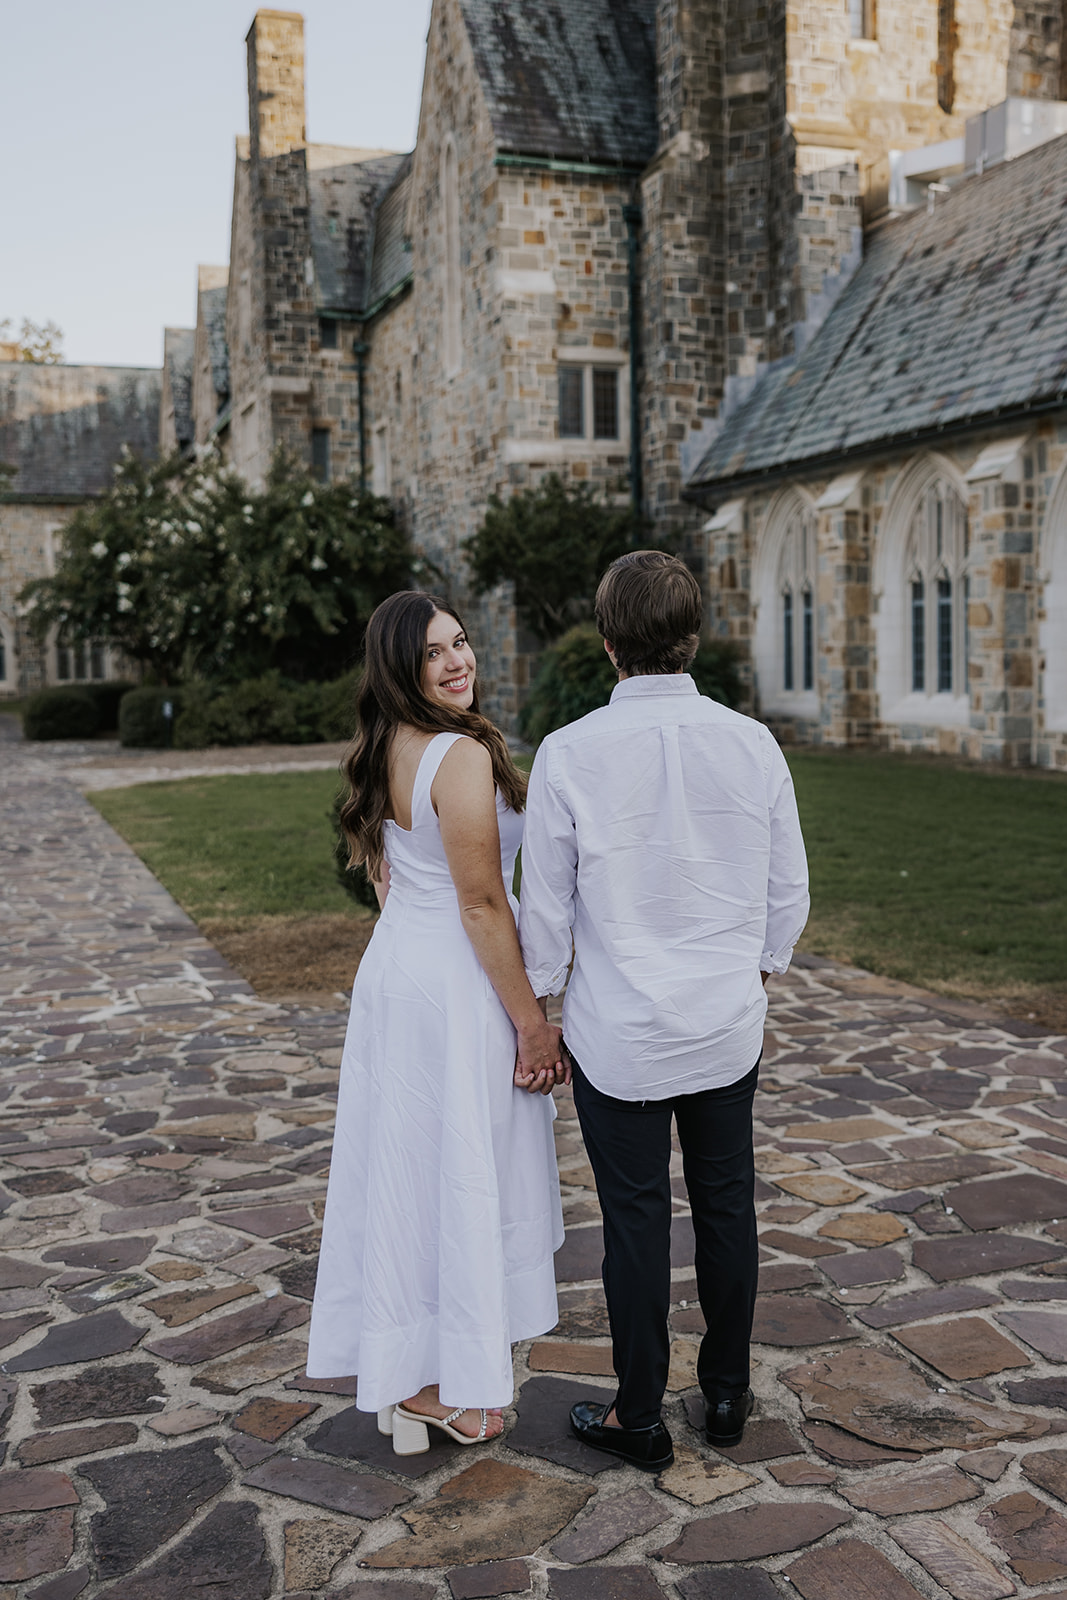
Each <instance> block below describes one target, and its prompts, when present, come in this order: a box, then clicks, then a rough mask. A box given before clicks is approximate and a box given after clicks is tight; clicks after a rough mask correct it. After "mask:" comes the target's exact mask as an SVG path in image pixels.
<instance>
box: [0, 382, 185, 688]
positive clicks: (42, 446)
mask: <svg viewBox="0 0 1067 1600" xmlns="http://www.w3.org/2000/svg"><path fill="white" fill-rule="evenodd" d="M160 401H161V374H160V373H159V372H156V371H152V370H147V369H145V368H141V367H68V366H50V365H49V366H37V365H34V364H32V363H30V362H23V361H7V362H2V363H0V462H2V463H5V464H6V465H9V466H11V467H14V468H15V469H16V470H15V472H14V474H13V476H11V477H10V478H9V479H8V480H7V482H6V483H4V481H3V480H0V644H2V646H3V649H2V652H0V653H2V657H3V659H2V663H0V665H2V670H0V697H4V696H6V697H8V698H10V697H13V696H22V695H26V694H30V693H32V692H33V690H35V689H39V688H42V687H44V686H46V685H48V684H52V683H57V682H65V681H66V682H69V681H75V682H77V681H92V680H94V679H106V678H111V677H117V676H119V675H120V672H121V669H122V665H123V664H122V663H121V662H120V661H118V659H117V658H115V657H113V655H112V653H111V652H110V651H109V650H108V649H107V648H106V647H105V646H103V645H100V646H98V647H97V648H96V649H95V650H89V651H73V650H72V651H67V652H61V651H60V650H59V649H58V646H57V642H56V641H55V640H54V639H51V640H49V641H47V643H46V644H45V645H44V646H40V645H38V644H36V643H35V642H34V640H33V639H31V637H30V634H29V630H28V629H27V627H26V622H25V618H24V617H23V615H22V609H21V607H20V605H19V601H18V595H19V592H20V591H21V589H22V588H23V586H24V585H25V584H27V583H29V582H30V581H31V579H34V578H40V577H45V576H47V574H48V573H49V572H51V571H52V570H53V563H54V560H55V553H56V547H57V541H58V540H59V539H61V537H62V528H63V524H64V523H65V522H66V521H68V519H69V518H70V516H71V515H72V514H73V511H74V510H75V509H76V507H77V506H79V505H81V504H83V503H84V502H85V501H86V500H88V499H91V498H92V497H93V496H95V495H98V494H100V493H101V491H102V490H104V489H106V488H107V487H108V485H109V484H110V482H111V476H112V472H113V470H114V467H115V464H116V463H117V461H118V460H119V457H120V455H121V453H122V451H123V450H124V449H132V450H134V451H136V452H138V453H139V454H141V455H144V456H146V457H149V456H153V455H154V454H155V453H156V448H157V441H158V437H159V428H160V410H161V404H160Z"/></svg>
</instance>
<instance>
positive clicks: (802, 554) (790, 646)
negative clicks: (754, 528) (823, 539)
mask: <svg viewBox="0 0 1067 1600" xmlns="http://www.w3.org/2000/svg"><path fill="white" fill-rule="evenodd" d="M778 604H779V650H780V657H779V659H780V661H781V682H780V683H779V684H778V685H777V687H778V688H779V689H781V690H784V691H785V693H786V694H790V693H794V692H796V691H798V690H799V691H800V692H802V693H809V692H810V691H811V690H813V689H814V688H815V517H814V514H813V513H812V512H810V511H806V510H805V511H802V512H798V514H797V515H796V516H795V517H794V518H793V519H792V520H791V522H790V524H789V527H788V529H787V530H786V534H785V538H784V539H783V541H782V550H781V554H780V556H779V558H778Z"/></svg>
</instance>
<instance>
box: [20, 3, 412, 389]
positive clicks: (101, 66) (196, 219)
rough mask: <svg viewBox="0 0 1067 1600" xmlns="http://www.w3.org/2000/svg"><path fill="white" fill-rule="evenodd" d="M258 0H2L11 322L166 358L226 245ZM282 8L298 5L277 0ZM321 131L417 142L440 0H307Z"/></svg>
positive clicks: (73, 344)
mask: <svg viewBox="0 0 1067 1600" xmlns="http://www.w3.org/2000/svg"><path fill="white" fill-rule="evenodd" d="M255 9H256V8H255V3H254V0H92V3H90V0H0V60H2V61H3V83H2V86H0V150H2V152H3V157H2V169H0V170H2V182H0V196H2V199H0V321H2V320H3V319H4V318H5V317H11V318H12V319H13V320H14V321H15V323H16V325H17V324H18V323H19V322H20V321H21V319H22V318H23V317H30V318H32V320H33V321H35V322H46V321H48V320H51V321H54V322H58V323H59V326H60V327H61V328H62V329H63V335H64V338H63V354H64V360H66V361H68V362H72V363H99V364H101V365H105V366H159V364H160V362H161V360H162V356H163V327H164V325H169V326H175V327H191V326H192V325H193V322H194V320H195V317H196V268H197V263H198V262H220V263H221V262H225V261H226V260H227V259H228V256H229V248H230V202H231V197H232V188H233V150H234V138H235V136H236V135H237V134H239V133H246V132H247V131H248V88H247V78H246V66H245V45H244V38H245V34H246V33H247V31H248V27H249V24H250V23H251V21H252V17H253V15H254V13H255ZM277 9H279V10H281V9H289V8H287V7H285V6H282V5H279V6H278V7H277ZM291 9H293V10H300V11H302V13H303V16H304V50H305V62H306V77H307V127H308V137H309V139H311V140H313V141H315V142H316V143H322V144H348V145H367V146H375V147H379V148H383V149H393V150H409V149H410V148H411V147H412V145H413V144H414V142H415V132H416V122H417V118H418V106H419V93H420V90H421V86H422V67H423V57H424V54H425V43H426V29H427V25H428V22H429V15H430V0H305V3H304V4H303V5H299V4H297V5H293V6H292V7H291Z"/></svg>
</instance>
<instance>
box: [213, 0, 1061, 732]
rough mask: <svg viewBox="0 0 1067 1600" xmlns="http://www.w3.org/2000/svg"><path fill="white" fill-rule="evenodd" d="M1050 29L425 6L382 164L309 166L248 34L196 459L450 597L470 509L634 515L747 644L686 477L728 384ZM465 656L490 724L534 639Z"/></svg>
mask: <svg viewBox="0 0 1067 1600" xmlns="http://www.w3.org/2000/svg"><path fill="white" fill-rule="evenodd" d="M1063 31H1064V18H1063V5H1062V0H1018V3H1014V0H900V3H898V4H895V5H894V6H893V7H881V8H877V9H876V7H875V5H874V3H873V0H848V3H847V4H845V3H842V0H773V3H772V4H770V5H767V6H764V7H752V6H751V5H749V4H747V3H743V0H684V3H683V0H568V3H567V4H566V6H560V7H545V6H544V5H543V4H541V3H540V0H434V6H433V11H432V16H431V22H430V29H429V35H428V39H427V52H426V66H425V75H424V81H423V90H422V98H421V106H420V116H419V131H418V140H417V144H416V148H415V150H414V151H413V152H411V153H410V154H402V153H391V152H385V151H378V150H375V151H365V150H349V149H339V148H335V147H330V146H322V145H315V144H313V143H309V142H308V141H307V137H306V129H305V114H304V97H303V28H302V20H301V18H300V17H299V15H298V14H296V13H289V12H277V11H259V12H257V13H256V17H255V20H254V22H253V24H252V27H251V29H250V32H249V35H248V40H247V47H248V69H249V107H250V133H249V137H248V139H247V141H245V140H239V141H238V149H237V160H236V169H235V182H234V205H233V225H232V239H231V257H230V263H229V268H228V279H227V286H226V287H223V281H222V274H223V273H224V271H225V269H213V270H216V271H217V272H218V273H219V277H218V280H217V282H216V281H215V280H213V284H214V288H213V289H212V290H211V291H210V292H212V293H218V292H221V294H222V295H223V296H224V299H225V329H226V341H225V343H226V352H225V358H224V359H222V360H215V359H214V358H212V363H211V376H210V379H209V377H208V369H207V365H205V362H206V360H207V357H206V355H205V352H206V351H207V348H208V344H209V343H210V340H209V335H208V316H207V307H206V305H205V304H204V295H205V291H204V290H201V295H200V300H201V309H200V310H198V326H197V333H196V341H195V342H196V349H197V350H198V351H199V352H200V354H199V355H194V358H193V365H194V368H195V372H194V378H193V383H192V396H193V398H192V413H193V415H192V421H191V427H192V432H193V436H194V438H195V440H196V443H197V447H198V448H200V449H203V448H205V447H206V446H207V445H208V444H209V443H210V442H212V441H214V442H217V443H218V445H219V446H220V447H221V449H222V450H223V453H224V455H226V456H227V458H228V459H229V460H230V461H232V463H233V464H234V465H235V467H237V469H238V470H239V471H241V472H242V473H244V474H245V475H246V476H248V477H249V478H250V479H251V480H252V481H259V480H261V479H262V477H263V476H264V474H265V473H266V471H267V470H268V466H269V461H270V457H271V454H272V452H273V451H274V450H275V449H276V448H277V447H278V446H279V445H281V446H284V447H285V448H286V449H287V450H289V451H291V452H293V453H295V454H296V455H297V456H298V457H299V458H301V459H303V460H304V461H306V462H307V463H308V464H309V465H310V466H312V467H313V468H314V470H316V471H318V472H321V473H322V474H324V475H329V476H340V475H349V476H351V477H353V478H357V479H358V478H362V480H363V481H364V482H366V483H367V484H368V485H369V486H371V487H373V488H374V489H376V490H377V491H378V492H380V493H383V494H387V495H389V496H390V497H391V498H392V499H393V500H394V502H395V504H396V505H397V507H398V510H399V511H400V513H401V514H402V515H403V517H404V518H405V519H406V522H407V525H408V526H409V528H410V530H411V533H412V535H413V538H414V540H415V542H416V544H417V545H418V546H419V547H420V548H421V549H422V551H423V552H424V553H425V555H426V556H427V557H428V558H429V559H430V560H431V561H432V562H433V563H434V564H435V565H436V567H437V568H438V569H439V570H440V572H441V574H442V577H441V582H442V583H443V584H445V585H447V586H448V587H449V588H450V589H451V590H452V591H453V592H454V593H455V595H456V597H457V599H458V600H460V601H465V599H466V596H465V593H464V589H465V569H464V564H463V559H462V552H461V545H462V541H463V539H464V538H465V537H466V536H467V535H469V534H470V533H471V532H472V531H474V529H475V528H476V527H477V526H478V524H479V522H480V520H481V517H482V515H483V513H484V508H485V504H486V501H487V498H488V496H489V495H490V494H492V493H494V492H498V493H503V494H507V493H509V492H511V491H513V490H516V489H519V488H521V487H523V486H524V485H528V484H533V483H536V482H537V481H539V480H540V479H541V478H542V477H543V476H544V475H545V474H546V473H547V472H550V471H556V472H560V473H561V474H562V475H563V476H564V477H565V478H567V479H568V480H570V481H572V482H585V483H590V484H593V485H595V486H598V487H600V488H602V489H603V490H604V491H605V492H607V493H609V494H616V495H629V496H632V497H633V498H634V499H635V500H636V501H637V502H638V503H639V504H640V506H641V508H642V510H643V511H644V512H645V514H646V515H647V517H648V518H649V521H650V524H651V526H652V529H653V533H652V535H651V537H653V538H656V537H665V536H668V535H673V536H676V537H680V538H681V539H682V540H683V545H684V548H685V549H686V552H687V556H688V558H689V559H690V561H691V562H692V564H693V566H694V569H695V570H696V571H697V572H698V573H699V574H700V575H701V577H702V578H703V579H704V580H705V582H706V585H707V592H708V605H709V620H710V621H712V622H713V623H714V625H715V626H717V627H720V626H726V625H727V619H731V620H729V626H731V627H735V620H734V619H736V629H735V631H737V632H738V633H739V635H741V636H743V637H747V636H748V635H747V634H746V633H745V629H746V628H747V627H748V626H749V623H746V622H744V621H743V619H742V618H741V617H740V616H739V615H736V614H737V613H738V610H739V607H740V608H741V609H743V607H742V606H741V601H740V600H739V599H738V598H737V597H738V595H739V594H740V593H742V589H739V588H738V587H736V586H735V587H729V586H727V587H726V588H724V587H723V578H724V572H725V576H726V577H727V578H731V579H732V578H733V577H734V575H735V574H734V572H733V569H730V568H729V567H727V568H725V569H724V568H723V561H722V559H720V551H719V545H718V543H717V533H718V530H717V529H716V530H712V533H713V534H714V535H715V537H712V538H710V541H709V535H708V534H707V533H706V532H705V531H703V529H702V524H703V522H704V521H705V520H706V519H707V511H706V510H705V511H703V512H702V511H700V509H699V507H700V504H701V502H708V503H709V504H710V508H711V509H715V505H714V501H715V498H716V495H717V494H718V488H717V487H716V484H715V483H714V482H713V481H711V480H710V479H709V477H708V470H709V469H708V466H707V461H705V465H704V466H701V465H700V463H701V461H702V459H704V458H706V457H707V456H708V452H709V450H710V451H711V452H712V453H713V459H714V460H718V457H717V456H715V455H714V452H715V451H716V450H717V449H718V448H719V442H720V439H721V438H722V437H724V436H725V435H724V432H723V430H728V429H729V428H730V427H731V426H733V425H734V423H733V419H734V418H735V417H737V416H738V415H739V414H740V413H739V408H742V407H744V406H745V402H746V400H748V399H749V397H750V395H751V391H752V390H753V388H754V387H756V388H758V389H759V390H760V391H761V392H765V391H766V385H767V383H768V382H769V375H772V374H774V373H776V372H778V371H779V370H780V369H781V364H782V363H797V362H803V361H804V359H805V352H806V351H807V350H808V349H809V348H812V347H813V346H814V345H815V344H819V345H820V349H822V348H825V338H826V334H825V330H824V331H823V332H820V330H821V329H824V324H826V326H827V327H829V324H827V322H826V319H827V318H828V316H830V315H831V313H833V312H834V308H835V306H837V305H839V304H841V303H842V302H841V299H840V297H841V296H842V293H843V291H845V290H846V287H847V286H848V285H849V283H850V281H851V280H853V278H854V275H855V274H856V271H857V269H858V268H859V267H860V263H861V261H862V260H863V257H864V248H865V246H864V239H865V233H866V236H867V238H868V241H869V245H870V250H871V252H872V256H871V259H872V260H876V259H880V257H881V254H882V253H884V248H885V247H883V245H882V243H881V236H882V232H883V231H884V232H885V234H886V236H887V237H888V235H889V234H892V232H893V230H894V229H897V230H898V232H899V231H900V230H901V229H903V230H904V231H907V230H908V229H909V228H912V227H913V226H915V224H914V222H913V221H912V220H911V219H908V218H906V219H905V220H904V221H903V223H895V222H888V223H887V222H885V220H884V218H885V216H886V214H887V209H888V211H891V210H892V209H893V206H894V205H895V204H896V201H895V199H894V196H896V195H897V193H898V191H899V190H900V189H901V185H903V188H904V191H905V193H906V196H907V197H908V203H909V204H910V203H911V202H912V201H913V200H914V199H915V196H916V194H918V195H920V196H922V195H925V193H926V191H927V189H928V187H929V185H930V183H931V182H936V183H937V184H948V183H953V182H956V181H957V180H958V179H959V178H960V176H961V174H962V173H963V171H964V166H965V163H964V159H963V153H962V141H963V139H964V136H965V129H966V127H967V125H968V122H969V120H971V119H973V118H974V117H975V116H976V115H978V114H979V113H982V112H984V111H986V110H987V109H988V108H990V107H994V106H997V105H999V104H1002V103H1004V102H1005V101H1008V100H1009V97H1013V98H1012V99H1011V100H1010V103H1011V104H1024V105H1028V104H1030V103H1031V102H1032V103H1038V102H1043V103H1048V102H1054V101H1056V99H1057V98H1058V96H1059V94H1060V92H1061V64H1062V63H1061V58H1062V55H1063V52H1062V51H1061V40H1062V35H1063ZM933 193H934V195H935V198H936V197H937V195H938V193H939V190H937V189H935V190H934V191H933ZM1043 203H1044V202H1043V201H1041V202H1039V204H1041V205H1043ZM878 221H880V224H881V226H880V229H878V228H875V226H874V225H875V223H876V222H878ZM869 280H870V275H869V274H868V278H867V279H866V280H865V281H869ZM220 303H221V302H220V301H216V303H215V308H214V310H213V312H212V316H213V318H214V321H213V322H212V327H213V328H214V329H215V330H216V334H215V335H214V338H215V344H214V345H212V348H213V349H215V348H216V347H217V345H218V342H219V341H218V337H217V330H218V329H219V327H220V314H219V311H218V305H219V304H220ZM201 311H203V318H201ZM835 315H836V314H835ZM832 320H833V318H832ZM835 326H839V323H837V322H835ZM820 341H822V343H820ZM223 370H224V371H225V381H224V385H223V386H222V387H220V382H221V380H220V378H219V373H220V372H221V371H223ZM694 474H696V476H695V477H694ZM691 479H692V484H691V486H690V487H687V484H688V483H689V480H691ZM694 502H695V504H694ZM756 537H757V542H758V538H759V535H758V534H757V535H756ZM710 546H713V547H714V548H710ZM709 555H710V557H711V559H710V561H709ZM725 559H727V560H728V559H729V558H725ZM734 559H735V562H736V561H737V559H738V558H737V557H736V556H735V557H734ZM743 566H744V564H743V563H741V565H740V566H738V568H737V574H736V576H737V582H738V584H740V583H741V571H742V567H743ZM744 570H745V571H746V572H748V571H749V570H750V568H749V567H744ZM798 603H799V602H798ZM842 603H844V602H842ZM848 603H849V604H855V603H856V601H855V597H853V599H852V600H850V601H849V602H848ZM796 626H797V627H798V628H800V629H801V630H802V628H803V619H802V618H801V619H800V621H798V622H797V624H796ZM476 630H477V634H478V638H479V643H480V645H481V649H482V655H483V665H484V667H485V676H486V681H487V684H488V687H489V689H490V695H489V709H490V710H491V712H492V713H493V714H495V715H497V716H499V717H502V718H504V719H505V720H506V719H508V718H510V717H511V716H512V714H513V713H514V711H515V710H516V708H517V706H518V704H519V703H520V701H521V697H522V693H523V689H524V684H525V681H526V674H527V670H528V660H529V649H530V646H531V644H532V641H530V640H526V639H523V638H522V637H520V635H519V633H518V631H517V629H516V627H515V625H514V618H513V615H512V612H511V608H510V605H509V603H508V595H507V593H506V592H501V593H500V594H498V595H496V596H494V597H493V598H492V599H491V600H490V601H489V602H483V603H482V605H481V607H480V614H479V615H478V616H477V618H476ZM753 684H754V693H756V694H757V695H759V694H762V693H763V690H762V688H761V687H760V673H759V671H758V670H754V673H753ZM772 698H773V696H772ZM769 704H770V703H769V702H768V708H769ZM809 709H810V707H809ZM775 714H777V713H775ZM820 719H821V713H820V717H819V718H817V717H815V716H814V715H807V713H805V715H804V716H803V717H800V716H797V717H794V718H793V719H792V722H793V725H794V726H795V728H796V729H797V731H798V733H799V734H801V735H811V734H814V733H815V732H816V730H817V729H821V728H822V723H821V720H820ZM878 720H879V719H878V718H876V717H874V716H873V715H872V716H866V715H864V716H860V715H859V714H856V715H853V716H851V717H849V718H846V719H845V720H844V722H842V721H841V720H840V719H838V720H837V721H834V722H833V723H832V726H829V727H827V728H826V729H825V730H823V731H822V733H821V734H820V736H822V737H827V738H835V739H837V738H842V739H851V738H865V737H868V736H872V735H873V734H874V733H875V732H876V729H875V724H876V723H877V722H878ZM846 724H847V726H846ZM908 726H910V724H908ZM879 736H880V735H879ZM995 744H996V740H995V739H994V740H993V742H992V743H988V742H987V743H985V744H982V746H981V750H982V752H983V753H987V754H992V753H994V746H995ZM1006 749H1007V747H1005V750H1006ZM1018 749H1019V746H1018V741H1014V742H1012V743H1011V750H1012V751H1013V752H1014V753H1016V754H1017V753H1018Z"/></svg>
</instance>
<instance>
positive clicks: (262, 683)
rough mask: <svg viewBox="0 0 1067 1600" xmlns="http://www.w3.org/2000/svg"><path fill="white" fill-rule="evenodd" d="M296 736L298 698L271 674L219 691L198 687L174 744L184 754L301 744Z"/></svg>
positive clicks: (178, 727)
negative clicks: (213, 747) (228, 747)
mask: <svg viewBox="0 0 1067 1600" xmlns="http://www.w3.org/2000/svg"><path fill="white" fill-rule="evenodd" d="M296 733H297V717H296V707H295V703H294V696H293V694H292V692H291V691H290V690H288V689H285V688H283V687H282V684H281V681H280V678H279V676H278V674H277V673H276V672H268V673H266V674H265V675H264V676H263V677H262V678H248V679H246V680H245V682H244V683H235V684H234V685H233V686H232V687H231V688H226V689H222V690H219V691H215V692H213V691H212V690H211V689H210V688H209V687H208V686H207V685H204V686H200V685H197V686H196V687H195V688H193V689H192V690H191V692H190V694H189V696H188V698H187V700H186V702H185V705H184V707H183V709H182V714H181V716H180V717H179V718H178V721H177V723H176V724H175V727H174V743H175V746H176V747H177V748H178V749H179V750H201V749H203V748H204V747H205V746H207V745H214V744H220V745H236V744H295V743H297V739H296Z"/></svg>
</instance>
